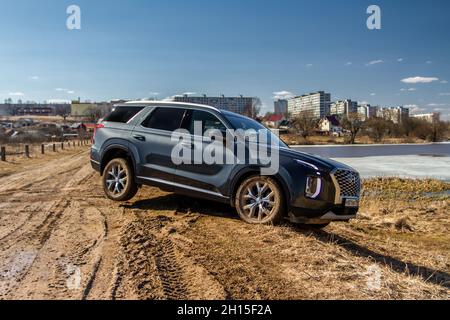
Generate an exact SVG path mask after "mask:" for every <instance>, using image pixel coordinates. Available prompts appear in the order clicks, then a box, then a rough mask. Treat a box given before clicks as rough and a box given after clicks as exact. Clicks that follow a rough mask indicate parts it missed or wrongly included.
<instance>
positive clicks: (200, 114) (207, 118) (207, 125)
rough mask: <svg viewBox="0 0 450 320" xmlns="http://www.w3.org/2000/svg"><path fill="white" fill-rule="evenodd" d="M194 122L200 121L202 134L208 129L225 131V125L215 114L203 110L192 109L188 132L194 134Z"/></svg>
mask: <svg viewBox="0 0 450 320" xmlns="http://www.w3.org/2000/svg"><path fill="white" fill-rule="evenodd" d="M195 122H201V123H202V135H203V134H204V133H205V132H206V131H208V130H212V129H215V130H220V131H222V132H223V131H226V129H227V128H226V127H225V126H224V124H223V123H222V122H221V121H220V120H219V118H217V117H216V116H215V115H213V114H211V113H209V112H205V111H197V110H194V111H193V112H192V117H191V123H190V126H189V132H190V133H191V134H194V124H195Z"/></svg>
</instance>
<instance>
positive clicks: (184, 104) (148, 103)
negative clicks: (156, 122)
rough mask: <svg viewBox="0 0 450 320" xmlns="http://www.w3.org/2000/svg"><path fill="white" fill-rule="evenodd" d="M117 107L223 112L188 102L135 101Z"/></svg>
mask: <svg viewBox="0 0 450 320" xmlns="http://www.w3.org/2000/svg"><path fill="white" fill-rule="evenodd" d="M117 106H167V107H171V106H173V107H194V108H199V109H204V110H213V111H216V112H219V113H222V112H223V110H220V109H218V108H215V107H212V106H208V105H205V104H196V103H188V102H174V101H153V100H150V101H147V100H137V101H129V102H126V103H125V104H118V105H117Z"/></svg>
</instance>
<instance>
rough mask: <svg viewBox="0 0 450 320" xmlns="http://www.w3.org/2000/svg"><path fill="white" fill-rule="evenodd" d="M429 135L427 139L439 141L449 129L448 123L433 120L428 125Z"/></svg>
mask: <svg viewBox="0 0 450 320" xmlns="http://www.w3.org/2000/svg"><path fill="white" fill-rule="evenodd" d="M430 126H431V130H430V135H429V140H430V141H431V142H439V141H442V140H443V139H444V138H445V136H446V134H447V133H448V130H449V125H448V123H446V122H443V121H433V123H432V124H431V125H430Z"/></svg>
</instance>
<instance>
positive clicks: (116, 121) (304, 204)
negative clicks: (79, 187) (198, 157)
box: [91, 101, 361, 227]
mask: <svg viewBox="0 0 450 320" xmlns="http://www.w3.org/2000/svg"><path fill="white" fill-rule="evenodd" d="M199 122H200V123H201V125H202V127H201V130H202V131H203V132H204V133H205V132H206V131H207V130H210V129H215V130H219V131H220V132H223V133H227V134H226V137H225V138H223V142H225V141H228V140H230V139H231V140H233V141H234V142H235V143H237V144H239V143H244V144H245V150H246V151H248V148H249V145H248V144H246V142H248V141H247V140H245V139H238V137H237V136H238V134H237V133H236V131H235V130H238V129H243V130H249V129H252V130H256V131H259V132H265V133H267V134H268V135H269V136H270V137H271V139H272V142H276V145H277V147H271V149H272V150H271V152H273V150H275V149H276V151H277V152H278V154H279V158H278V161H279V169H278V170H277V172H276V173H274V174H272V175H269V176H264V175H261V169H262V168H263V167H264V165H262V164H249V163H247V161H245V162H244V163H240V162H237V163H233V164H219V163H213V164H206V163H205V162H204V161H202V162H196V163H193V164H192V163H181V164H180V163H177V162H176V161H174V158H173V154H174V152H173V150H174V148H176V147H177V145H178V143H179V141H178V139H176V138H175V139H174V135H173V133H174V132H176V131H178V130H180V129H183V130H184V132H187V133H190V134H191V135H192V137H193V138H192V139H193V142H188V143H183V146H184V147H185V148H186V149H188V150H191V151H192V152H195V149H196V148H199V147H200V148H201V147H202V146H203V145H205V146H206V145H207V144H210V143H211V142H212V141H215V139H213V138H209V137H207V136H205V135H203V136H202V134H198V130H197V129H198V127H196V124H197V123H199ZM194 128H195V129H196V130H194ZM238 131H239V130H238ZM231 132H233V134H231ZM266 145H267V144H266ZM272 145H273V144H272ZM224 149H226V148H224ZM226 150H228V151H229V149H226ZM225 152H227V151H225ZM247 159H248V156H247ZM91 164H92V167H93V168H94V169H95V170H96V171H98V172H99V173H100V174H101V176H102V181H103V188H104V191H105V193H106V196H107V197H108V198H110V199H112V200H114V201H128V200H130V199H132V198H133V197H134V196H135V194H136V192H137V191H138V188H139V187H141V186H142V185H149V186H154V187H159V188H161V189H163V190H165V191H169V192H175V193H180V194H185V195H189V196H193V197H198V198H203V199H209V200H213V201H219V202H223V203H228V204H230V205H231V206H233V207H235V208H236V209H237V212H238V214H239V216H240V217H241V218H242V219H243V220H244V221H246V222H249V223H255V224H267V223H272V224H276V223H278V222H280V221H282V220H283V219H285V218H287V219H289V220H290V221H292V222H294V223H301V224H309V225H313V226H317V227H324V226H326V225H328V224H329V223H330V222H332V221H349V220H350V219H353V218H355V217H356V214H357V212H358V207H359V198H360V186H361V183H360V177H359V174H358V173H357V172H356V171H355V170H353V169H352V168H350V167H348V166H346V165H344V164H341V163H338V162H335V161H333V160H330V159H325V158H321V157H318V156H315V155H312V154H307V153H302V152H297V151H294V150H292V149H290V148H289V147H288V146H287V145H285V144H284V143H283V142H282V141H281V140H279V139H278V137H277V136H276V135H274V134H273V133H271V132H270V131H269V129H267V128H266V127H264V126H262V125H261V124H260V123H259V122H257V121H254V120H252V119H250V118H247V117H244V116H241V115H238V114H235V113H232V112H229V111H224V110H219V109H216V108H213V107H209V106H205V105H197V104H188V103H176V102H157V101H136V102H129V103H127V104H125V105H117V106H115V108H114V109H113V111H112V113H111V114H110V115H109V116H107V117H106V118H105V119H104V120H103V121H102V122H101V123H100V124H98V125H97V128H96V130H95V133H94V138H93V146H92V149H91Z"/></svg>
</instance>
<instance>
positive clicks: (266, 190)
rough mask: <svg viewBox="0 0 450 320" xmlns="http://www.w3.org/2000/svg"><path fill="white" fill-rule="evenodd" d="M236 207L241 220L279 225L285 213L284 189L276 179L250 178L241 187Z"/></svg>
mask: <svg viewBox="0 0 450 320" xmlns="http://www.w3.org/2000/svg"><path fill="white" fill-rule="evenodd" d="M235 206H236V209H237V211H238V214H239V216H240V218H241V219H242V220H244V221H245V222H247V223H251V224H278V223H280V222H281V221H282V220H283V217H284V212H285V202H284V196H283V193H282V189H281V188H280V186H279V185H278V183H277V182H276V181H275V180H274V179H272V178H269V177H263V176H253V177H250V178H248V179H246V180H245V181H244V182H243V183H242V184H241V185H240V187H239V189H238V191H237V193H236V196H235Z"/></svg>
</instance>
